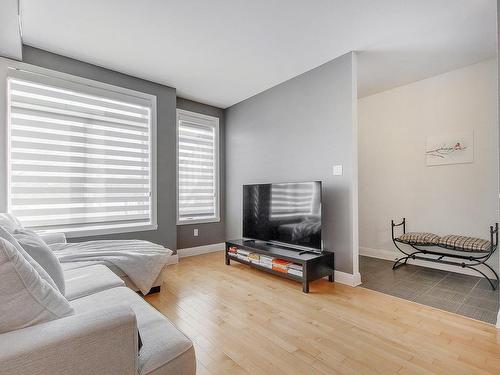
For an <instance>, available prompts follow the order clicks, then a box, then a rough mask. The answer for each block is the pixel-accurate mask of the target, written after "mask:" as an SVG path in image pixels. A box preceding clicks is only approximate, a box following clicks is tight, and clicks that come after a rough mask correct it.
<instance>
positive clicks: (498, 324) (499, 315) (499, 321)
mask: <svg viewBox="0 0 500 375" xmlns="http://www.w3.org/2000/svg"><path fill="white" fill-rule="evenodd" d="M497 329H500V310H499V311H498V315H497Z"/></svg>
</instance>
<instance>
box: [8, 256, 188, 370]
mask: <svg viewBox="0 0 500 375" xmlns="http://www.w3.org/2000/svg"><path fill="white" fill-rule="evenodd" d="M64 279H65V282H66V293H65V297H66V299H67V300H69V301H70V304H71V306H72V307H73V309H74V310H75V314H74V315H70V316H66V317H63V318H59V319H56V320H51V321H48V322H44V323H40V324H36V325H33V326H30V327H27V328H22V329H18V330H14V331H10V332H6V333H2V334H0V373H1V374H2V375H14V374H15V375H21V374H22V375H25V374H34V375H59V374H60V375H63V374H64V375H80V374H81V375H83V374H85V375H89V374H95V375H108V374H109V375H111V374H117V375H127V374H131V375H132V374H134V375H136V374H140V375H145V374H151V375H162V374H183V375H194V374H195V373H196V360H195V352H194V348H193V345H192V342H191V341H190V340H189V339H188V338H187V337H186V336H185V335H184V334H183V333H182V332H180V331H179V330H178V329H177V328H176V327H175V326H174V325H173V324H172V323H171V322H170V321H169V320H168V319H167V318H166V317H165V316H163V315H162V314H161V313H159V312H158V311H157V310H156V309H154V308H153V307H152V306H150V305H149V304H148V303H147V302H146V301H144V300H143V299H142V298H141V297H140V296H139V295H138V294H137V293H135V292H134V291H133V290H131V289H129V288H128V287H126V286H125V283H124V281H123V280H122V279H120V278H119V277H118V276H117V275H115V274H114V273H113V272H111V271H110V270H109V269H108V268H107V267H106V266H104V265H93V266H88V267H82V268H78V269H73V270H67V271H64ZM138 331H139V333H140V337H141V339H142V343H143V346H142V348H141V350H140V351H139V349H138Z"/></svg>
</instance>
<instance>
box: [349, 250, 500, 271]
mask: <svg viewBox="0 0 500 375" xmlns="http://www.w3.org/2000/svg"><path fill="white" fill-rule="evenodd" d="M359 255H363V256H366V257H371V258H378V259H385V260H391V261H395V260H396V258H401V257H402V256H403V254H402V253H400V252H399V251H397V252H396V251H391V250H380V249H372V248H369V247H361V246H360V248H359ZM408 264H414V265H416V266H422V267H427V268H434V269H438V270H443V271H450V272H456V273H461V274H464V275H471V276H479V277H482V276H481V275H480V274H479V273H477V272H474V271H472V270H470V269H468V268H462V267H457V266H452V265H449V264H440V263H434V262H426V261H425V260H419V259H416V260H413V259H409V260H408ZM481 271H483V272H485V273H486V274H487V275H488V276H489V277H493V278H494V276H493V274H491V272H490V271H489V270H488V269H487V268H486V267H483V269H481Z"/></svg>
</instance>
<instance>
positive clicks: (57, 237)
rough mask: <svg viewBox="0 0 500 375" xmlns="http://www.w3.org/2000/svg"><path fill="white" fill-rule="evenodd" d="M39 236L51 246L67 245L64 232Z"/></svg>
mask: <svg viewBox="0 0 500 375" xmlns="http://www.w3.org/2000/svg"><path fill="white" fill-rule="evenodd" d="M39 236H40V238H41V239H42V240H43V242H45V243H46V244H47V245H49V246H50V245H53V244H56V243H66V235H65V234H64V233H62V232H60V233H45V234H39Z"/></svg>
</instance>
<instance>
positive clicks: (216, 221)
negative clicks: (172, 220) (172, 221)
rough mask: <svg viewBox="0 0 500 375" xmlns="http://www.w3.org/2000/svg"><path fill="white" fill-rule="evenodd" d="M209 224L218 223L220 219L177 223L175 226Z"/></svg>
mask: <svg viewBox="0 0 500 375" xmlns="http://www.w3.org/2000/svg"><path fill="white" fill-rule="evenodd" d="M210 223H220V218H217V219H205V220H189V221H177V226H182V225H192V224H210Z"/></svg>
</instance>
